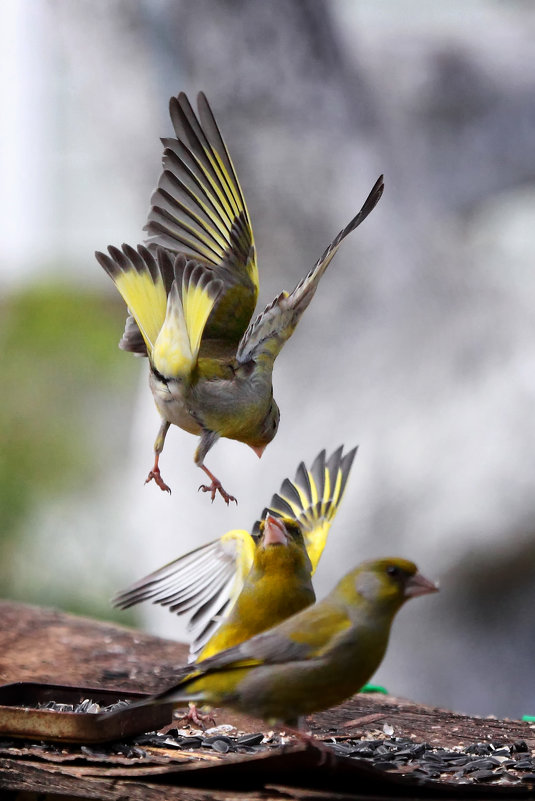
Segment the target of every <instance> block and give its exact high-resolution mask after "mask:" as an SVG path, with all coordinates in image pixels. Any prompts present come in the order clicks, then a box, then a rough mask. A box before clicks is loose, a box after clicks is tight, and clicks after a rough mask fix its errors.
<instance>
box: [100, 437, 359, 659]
mask: <svg viewBox="0 0 535 801" xmlns="http://www.w3.org/2000/svg"><path fill="white" fill-rule="evenodd" d="M356 451H357V449H356V448H353V449H352V450H350V451H349V452H347V453H345V454H344V449H343V446H341V447H339V448H337V449H336V450H335V451H334V452H333V453H332V454H331V456H330V457H329V458H327V457H326V453H325V450H322V451H321V452H320V453H319V454H318V455H317V456H316V458H315V460H314V462H313V464H312V466H311V467H310V468H307V467H306V466H305V464H304V462H301V463H300V464H299V466H298V468H297V471H296V474H295V479H294V481H293V482H292V481H290V480H289V479H285V480H284V481H283V483H282V485H281V488H280V491H279V493H276V494H274V495H273V497H272V499H271V504H270V506H269V507H268V508H266V509H264V511H263V512H262V515H261V516H260V519H259V520H257V521H256V523H255V524H254V526H253V528H252V532H251V533H249V532H248V531H246V530H245V529H234V530H232V531H228V532H227V533H226V534H223V536H222V537H220V538H219V539H218V540H215V541H213V542H209V543H207V544H206V545H203V546H201V547H200V548H196V549H195V550H194V551H191V552H190V553H187V554H185V555H184V556H181V557H179V558H178V559H175V560H174V561H172V562H170V563H169V564H167V565H165V566H164V567H162V568H160V569H159V570H156V571H155V572H154V573H151V574H150V575H149V576H145V578H142V579H140V580H139V581H137V582H136V583H135V584H133V585H132V586H131V587H129V588H128V589H126V590H124V591H123V592H121V593H119V594H118V595H117V596H116V597H115V599H114V604H115V605H116V606H119V607H121V608H122V609H126V608H128V607H130V606H133V605H134V604H137V603H140V602H142V601H152V602H153V603H157V604H160V605H161V606H166V607H168V608H169V610H170V611H171V612H176V613H177V614H179V615H180V614H190V615H191V618H190V622H189V629H190V631H192V635H193V641H192V644H191V648H190V656H191V658H192V659H205V658H206V657H208V656H211V655H212V654H215V653H217V652H218V651H221V650H223V649H225V648H229V647H230V646H232V645H236V644H237V643H240V642H243V641H244V640H247V639H249V638H250V637H253V636H254V635H255V634H258V633H259V632H261V631H264V630H265V629H268V628H271V627H272V626H274V625H276V624H277V623H279V622H280V621H282V620H284V619H285V618H287V617H289V616H290V615H292V614H294V613H295V612H298V611H299V610H300V609H303V608H305V607H306V606H308V605H310V604H311V603H313V602H314V600H315V595H314V590H313V588H312V581H311V577H312V575H313V573H314V571H315V570H316V567H317V564H318V562H319V559H320V557H321V554H322V553H323V549H324V547H325V543H326V541H327V535H328V533H329V529H330V527H331V523H332V521H333V519H334V517H335V515H336V513H337V511H338V508H339V505H340V503H341V500H342V497H343V495H344V491H345V488H346V484H347V479H348V477H349V473H350V470H351V466H352V464H353V460H354V458H355V454H356Z"/></svg>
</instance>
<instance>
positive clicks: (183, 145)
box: [96, 92, 383, 504]
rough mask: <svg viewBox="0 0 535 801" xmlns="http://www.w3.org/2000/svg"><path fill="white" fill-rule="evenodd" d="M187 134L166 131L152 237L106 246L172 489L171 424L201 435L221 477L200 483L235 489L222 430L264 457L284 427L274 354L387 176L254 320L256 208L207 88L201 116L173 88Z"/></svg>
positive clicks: (128, 344) (104, 259)
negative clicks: (249, 204)
mask: <svg viewBox="0 0 535 801" xmlns="http://www.w3.org/2000/svg"><path fill="white" fill-rule="evenodd" d="M170 114H171V120H172V123H173V126H174V129H175V134H176V138H167V139H163V140H162V142H163V145H164V153H163V172H162V175H161V177H160V180H159V183H158V186H157V188H156V190H155V192H154V194H153V196H152V200H151V209H150V213H149V217H148V222H147V224H146V226H145V228H146V230H147V231H148V234H149V237H148V240H147V247H145V246H143V245H139V246H138V247H137V250H136V249H134V248H132V247H130V246H129V245H123V246H122V249H118V248H116V247H113V246H110V247H109V248H108V253H107V254H105V253H100V252H97V253H96V257H97V260H98V261H99V263H100V264H101V265H102V267H103V268H104V269H105V270H106V272H107V273H108V275H109V276H110V278H111V279H112V281H113V282H114V283H115V286H116V287H117V289H118V291H119V292H120V294H121V295H122V297H123V299H124V301H125V303H126V305H127V307H128V312H129V315H128V318H127V322H126V327H125V331H124V334H123V337H122V339H121V341H120V343H119V347H121V348H123V349H124V350H129V351H133V352H134V353H138V354H143V355H145V356H147V357H148V361H149V384H150V388H151V390H152V393H153V396H154V400H155V403H156V407H157V409H158V412H159V414H160V416H161V426H160V429H159V431H158V435H157V437H156V441H155V444H154V454H155V455H154V464H153V467H152V469H151V471H150V472H149V474H148V477H147V482H148V481H151V480H152V479H154V481H155V482H156V483H157V484H158V486H159V487H160V488H161V489H162V490H166V491H168V492H170V489H169V487H168V485H167V484H166V483H165V482H164V480H163V478H162V476H161V473H160V468H159V458H160V454H161V452H162V449H163V446H164V442H165V437H166V435H167V432H168V430H169V427H170V426H171V425H176V426H179V427H180V428H182V429H184V430H185V431H188V432H190V433H191V434H195V435H197V436H199V437H200V441H199V445H198V447H197V449H196V451H195V457H194V460H195V463H196V464H197V465H198V466H199V467H200V468H201V469H202V470H203V471H204V472H205V474H206V475H207V476H208V478H209V479H210V483H209V484H202V485H201V486H200V487H199V489H201V490H202V491H203V492H208V493H210V496H211V499H212V501H213V500H214V498H215V496H216V494H217V493H219V494H220V495H221V496H222V497H223V499H224V500H225V502H226V503H227V504H228V503H229V501H231V500H234V501H235V500H236V499H235V498H234V497H233V496H232V495H230V494H229V493H228V492H226V491H225V490H224V488H223V487H222V485H221V482H220V481H219V480H218V479H217V478H216V476H215V475H214V474H213V473H212V472H211V471H210V470H209V469H208V468H207V467H206V465H205V464H204V460H205V458H206V455H207V453H208V451H209V450H210V448H211V447H212V446H213V445H214V443H215V442H216V441H217V439H219V437H227V438H229V439H234V440H237V441H239V442H243V443H245V444H246V445H249V446H250V447H251V448H252V449H253V450H254V452H255V453H256V454H257V456H258V457H260V456H261V455H262V453H263V451H264V449H265V447H266V446H267V444H268V443H269V442H271V440H272V439H273V438H274V436H275V434H276V433H277V429H278V425H279V408H278V406H277V404H276V402H275V400H274V398H273V386H272V371H273V363H274V361H275V358H276V357H277V355H278V353H279V351H280V350H281V348H282V346H283V345H284V343H285V342H286V340H287V339H289V338H290V336H291V335H292V333H293V331H294V329H295V327H296V325H297V323H298V321H299V319H300V317H301V315H302V314H303V312H304V311H305V309H306V308H307V306H308V304H309V303H310V301H311V300H312V297H313V295H314V293H315V291H316V288H317V285H318V282H319V280H320V278H321V276H322V275H323V273H324V272H325V270H326V269H327V267H328V265H329V263H330V261H331V259H332V258H333V256H334V254H335V253H336V251H337V250H338V248H339V246H340V243H341V242H342V240H343V239H344V238H345V237H346V236H347V235H348V234H349V233H350V232H351V231H353V230H354V229H355V228H356V227H357V226H358V225H360V223H361V222H363V220H365V219H366V217H367V216H368V214H369V213H370V212H371V211H372V210H373V208H374V207H375V205H376V204H377V202H378V201H379V199H380V197H381V195H382V193H383V178H382V176H381V177H380V178H379V179H378V181H377V182H376V183H375V185H374V187H373V188H372V190H371V192H370V194H369V196H368V198H367V199H366V201H365V202H364V205H363V206H362V208H361V210H360V211H359V213H358V214H357V215H356V216H355V217H354V218H353V219H352V220H351V221H350V222H349V223H348V225H346V227H345V228H343V229H342V231H340V233H339V234H338V235H337V236H336V237H335V238H334V239H333V241H332V242H331V244H330V245H329V246H328V247H327V249H326V250H325V252H324V253H323V255H322V256H321V257H320V259H319V260H318V261H317V263H316V264H315V266H314V267H313V268H312V270H310V272H309V273H307V275H306V276H305V277H304V278H303V279H302V280H301V281H300V282H299V283H298V284H297V286H296V287H295V289H294V290H293V291H292V292H290V293H288V292H286V291H283V292H281V293H280V294H279V295H277V297H276V298H275V299H274V300H273V301H272V302H271V303H269V304H268V306H267V307H266V308H265V309H264V311H263V312H261V313H260V314H259V315H258V316H257V317H256V318H255V319H254V320H253V319H252V315H253V312H254V308H255V306H256V300H257V295H258V268H257V263H256V250H255V245H254V238H253V231H252V227H251V222H250V218H249V213H248V211H247V208H246V206H245V201H244V199H243V194H242V190H241V188H240V185H239V182H238V179H237V176H236V173H235V171H234V167H233V165H232V162H231V159H230V156H229V154H228V151H227V148H226V146H225V144H224V142H223V139H222V136H221V133H220V131H219V128H218V126H217V123H216V121H215V119H214V116H213V114H212V111H211V109H210V106H209V105H208V101H207V100H206V97H205V96H204V94H203V93H202V92H201V93H200V94H199V96H198V115H196V114H195V112H194V110H193V109H192V107H191V105H190V103H189V101H188V99H187V97H186V95H185V94H183V93H182V94H180V95H178V97H173V98H171V101H170Z"/></svg>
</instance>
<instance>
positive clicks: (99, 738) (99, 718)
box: [0, 681, 172, 743]
mask: <svg viewBox="0 0 535 801" xmlns="http://www.w3.org/2000/svg"><path fill="white" fill-rule="evenodd" d="M86 698H90V699H91V700H92V701H95V702H96V703H97V704H99V705H101V706H108V705H110V704H114V703H116V702H117V701H121V700H125V701H142V700H143V699H144V698H148V694H147V693H139V692H132V691H131V690H106V689H102V688H97V687H72V686H69V685H66V684H40V683H37V682H26V681H20V682H15V683H13V684H4V685H1V686H0V736H2V737H17V738H24V739H27V740H35V739H37V740H51V741H53V742H70V743H104V742H108V741H110V740H119V739H122V738H124V737H133V736H135V735H137V734H143V732H146V731H157V730H158V729H160V728H162V727H163V726H166V725H167V724H169V723H170V722H171V720H172V705H171V704H161V705H158V704H154V705H151V706H145V707H144V706H140V707H138V706H134V707H132V708H130V707H128V706H125V707H124V708H122V709H121V708H119V709H118V710H117V712H115V713H114V714H113V715H109V713H107V712H63V711H61V712H58V711H57V710H55V709H37V708H36V707H37V705H38V704H46V703H47V702H49V701H54V702H55V703H59V704H74V705H77V704H80V703H81V702H82V701H83V700H84V699H86Z"/></svg>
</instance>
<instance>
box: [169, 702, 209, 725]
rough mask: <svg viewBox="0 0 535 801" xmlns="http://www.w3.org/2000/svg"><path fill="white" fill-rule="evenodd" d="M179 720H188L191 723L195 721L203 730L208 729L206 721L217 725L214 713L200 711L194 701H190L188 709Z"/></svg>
mask: <svg viewBox="0 0 535 801" xmlns="http://www.w3.org/2000/svg"><path fill="white" fill-rule="evenodd" d="M178 720H179V721H180V722H181V721H186V722H187V723H189V724H190V725H191V724H192V723H194V724H195V725H196V726H199V728H201V729H202V730H203V731H204V729H206V725H205V721H208V722H209V723H212V725H213V726H215V725H216V719H215V717H214V716H213V715H211V714H210V713H209V712H208V713H207V714H203V713H202V712H199V710H198V709H197V707H196V705H195V704H194V703H192V702H190V703H189V706H188V711H187V712H186V713H185V714H184V715H182V717H180V718H179V719H178Z"/></svg>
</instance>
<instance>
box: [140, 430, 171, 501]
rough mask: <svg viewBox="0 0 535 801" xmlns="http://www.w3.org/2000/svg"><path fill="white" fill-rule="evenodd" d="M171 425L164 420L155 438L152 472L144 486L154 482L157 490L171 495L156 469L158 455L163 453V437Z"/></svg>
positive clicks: (158, 469) (157, 468) (158, 470)
mask: <svg viewBox="0 0 535 801" xmlns="http://www.w3.org/2000/svg"><path fill="white" fill-rule="evenodd" d="M170 425H171V424H170V423H168V422H167V421H166V420H164V421H163V422H162V424H161V426H160V430H159V431H158V436H157V437H156V442H155V443H154V465H153V468H152V470H151V471H150V473H149V475H148V476H147V478H146V480H145V484H148V483H149V481H152V479H154V481H155V482H156V484H158V486H159V488H160V489H161V490H163V491H164V492H168V493H169V495H171V490H170V488H169V487H168V486H167V484H166V483H165V481H164V480H163V478H162V476H161V474H160V468H159V467H158V462H159V460H160V454H161V452H162V451H163V444H164V442H165V435H166V434H167V432H168V431H169V426H170Z"/></svg>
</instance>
